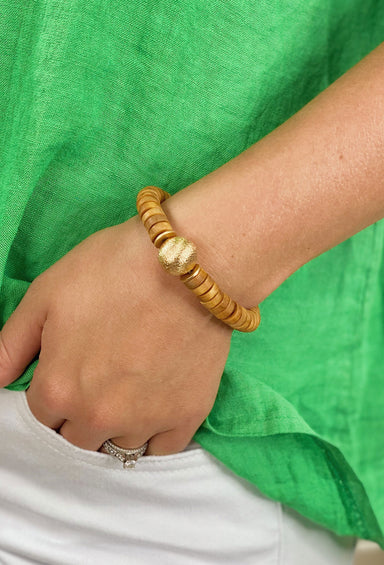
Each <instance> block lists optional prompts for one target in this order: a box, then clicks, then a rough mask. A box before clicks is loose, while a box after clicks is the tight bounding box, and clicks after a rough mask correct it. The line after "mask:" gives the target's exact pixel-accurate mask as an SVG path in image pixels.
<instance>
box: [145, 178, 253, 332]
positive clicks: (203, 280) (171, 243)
mask: <svg viewBox="0 0 384 565" xmlns="http://www.w3.org/2000/svg"><path fill="white" fill-rule="evenodd" d="M169 197H170V194H169V193H168V192H165V190H162V189H161V188H158V187H157V186H147V187H145V188H143V189H142V190H140V192H139V194H138V195H137V200H136V206H137V211H138V213H139V216H140V219H141V221H142V222H143V224H144V226H145V228H146V230H147V231H148V234H149V237H150V238H151V241H152V243H153V244H154V245H155V247H156V248H157V249H159V261H160V263H161V265H162V266H163V267H164V269H165V270H166V271H167V272H168V273H170V274H172V275H176V276H180V280H181V281H182V282H183V283H184V284H185V286H186V287H187V288H189V289H190V290H191V291H192V292H193V293H194V294H195V295H196V296H197V297H198V298H199V301H200V304H202V305H203V306H204V307H205V308H206V309H207V310H209V311H210V312H211V313H212V314H213V315H214V316H215V317H216V318H218V319H219V320H221V321H222V322H224V323H225V324H227V325H228V326H230V327H231V328H233V329H234V330H239V331H241V332H253V331H254V330H255V329H256V328H257V327H258V325H259V323H260V310H259V307H258V306H255V307H254V308H250V309H247V308H244V307H243V306H240V304H238V303H237V302H235V301H234V300H232V298H230V297H229V296H228V295H227V294H225V292H223V291H222V290H220V288H219V287H218V286H217V284H216V283H215V281H214V280H213V279H212V277H211V276H210V275H208V273H206V272H205V271H204V269H203V268H202V267H201V266H200V265H198V264H197V251H196V246H195V244H194V243H192V242H191V241H188V240H186V239H185V238H183V237H180V236H178V235H177V234H176V233H175V232H174V230H173V228H172V226H171V224H170V223H169V221H168V218H167V216H166V215H165V213H164V210H163V209H162V207H161V203H162V202H164V200H166V199H167V198H169Z"/></svg>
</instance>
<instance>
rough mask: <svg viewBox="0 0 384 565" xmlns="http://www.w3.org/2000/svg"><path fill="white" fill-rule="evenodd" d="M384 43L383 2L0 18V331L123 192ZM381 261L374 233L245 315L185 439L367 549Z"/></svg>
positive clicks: (375, 515) (18, 7) (198, 155)
mask: <svg viewBox="0 0 384 565" xmlns="http://www.w3.org/2000/svg"><path fill="white" fill-rule="evenodd" d="M383 40H384V3H383V2H382V0H333V1H332V2H331V1H330V0H291V1H290V2H282V1H281V0H269V1H266V0H228V1H224V0H212V1H210V2H203V1H201V0H188V1H187V0H179V1H177V2H175V1H174V0H130V1H124V0H114V1H113V2H110V1H109V0H96V1H92V0H91V1H90V0H66V1H65V2H62V1H60V0H36V1H34V2H25V3H20V2H16V1H15V0H8V1H7V2H6V3H5V2H4V3H2V7H1V19H0V44H1V46H2V48H1V53H0V124H1V150H0V165H1V168H0V170H1V179H0V283H1V296H0V313H1V321H2V323H4V322H5V321H6V319H7V318H8V317H9V315H10V314H11V313H12V311H13V310H14V309H15V307H16V306H17V304H18V303H19V301H20V300H21V298H22V296H23V294H24V293H25V291H26V290H27V288H28V285H29V284H30V282H31V281H32V280H33V279H34V278H35V277H36V276H37V275H38V274H39V273H41V272H42V271H44V270H45V269H47V268H48V267H49V266H50V265H52V264H53V263H54V262H55V261H56V260H58V259H59V258H60V257H62V256H63V255H64V254H65V253H66V252H67V251H69V250H70V249H71V248H72V247H73V246H75V245H76V244H77V243H79V242H80V241H81V240H82V239H84V238H85V237H87V236H88V235H90V234H92V233H93V232H95V231H97V230H100V229H102V228H105V227H107V226H112V225H114V224H117V223H120V222H123V221H124V220H126V219H128V218H130V217H131V216H133V215H135V214H136V208H135V199H136V195H137V192H138V191H139V190H140V189H141V188H143V187H144V186H146V185H150V184H154V185H157V186H160V187H162V188H163V189H165V190H167V191H169V192H171V193H172V194H174V193H176V192H177V191H179V190H181V189H182V188H184V187H186V186H187V185H189V184H191V183H192V182H194V181H196V180H198V179H199V178H201V177H203V176H204V175H206V174H207V173H209V172H211V171H213V170H214V169H216V168H218V167H219V166H221V165H222V164H224V163H226V162H227V161H228V160H230V159H231V158H233V157H235V156H236V155H238V154H239V153H241V152H242V151H244V150H245V149H247V148H248V147H249V146H250V145H252V144H253V143H255V142H256V141H258V140H259V139H261V138H262V137H264V136H265V135H266V134H267V133H269V132H270V131H272V130H273V129H274V128H276V127H277V126H278V125H279V124H281V123H282V122H284V121H285V120H287V119H288V118H289V117H290V116H291V115H292V114H294V113H295V112H296V111H298V110H299V109H300V108H301V107H302V106H303V105H305V104H306V103H307V102H308V101H309V100H311V99H312V98H313V97H314V96H316V95H317V94H318V93H319V92H321V91H322V90H324V89H325V88H326V87H327V86H328V85H329V84H330V83H332V82H333V81H334V80H335V79H336V78H338V77H339V76H340V75H341V74H343V73H344V72H345V71H347V70H348V69H349V68H350V67H352V66H353V65H354V64H356V63H357V62H358V61H360V60H361V59H362V58H363V57H364V56H365V55H366V54H368V53H369V52H370V51H371V50H372V49H374V48H375V47H376V46H377V45H378V44H379V43H380V42H381V41H383ZM330 143H332V140H330ZM265 190H268V187H267V186H266V187H265ZM383 246H384V224H383V222H378V223H376V224H374V225H372V226H370V227H369V228H367V229H365V230H364V231H362V232H360V233H359V234H357V235H355V236H354V237H352V238H350V239H349V240H347V241H345V242H344V243H342V244H340V245H338V246H337V247H335V248H334V249H332V250H330V251H328V252H327V253H325V254H323V255H321V256H320V257H318V258H316V259H315V260H313V261H311V262H310V263H308V264H306V265H305V266H304V267H302V268H301V269H300V270H299V271H297V272H296V273H295V274H294V275H293V276H291V277H290V278H289V279H288V280H286V281H285V282H284V284H282V285H281V286H280V287H279V288H278V289H277V290H276V291H275V292H273V294H272V295H270V296H269V297H268V298H267V299H266V300H265V301H264V302H263V303H262V304H261V308H260V309H261V315H262V322H261V325H260V327H259V329H258V330H257V331H256V332H254V333H252V334H242V333H239V332H234V334H233V338H232V343H231V350H230V355H229V358H228V361H227V364H226V368H225V371H224V374H223V379H222V382H221V385H220V389H219V393H218V397H217V399H216V402H215V405H214V407H213V409H212V412H211V413H210V415H209V417H208V418H207V420H206V421H205V422H204V424H203V425H202V426H201V428H200V429H199V430H198V431H197V433H196V435H195V439H196V441H198V442H199V443H200V444H201V445H202V446H203V447H204V448H205V449H207V450H208V451H210V452H211V453H212V454H213V455H214V456H216V457H217V458H218V459H219V460H221V461H222V462H223V463H224V464H225V465H226V466H227V467H229V468H230V469H232V470H233V471H234V472H235V473H237V474H238V475H240V476H242V477H245V478H246V479H248V480H249V481H251V482H252V483H254V484H255V485H256V486H257V487H258V488H259V489H260V490H261V491H262V492H263V493H265V494H266V495H268V496H269V497H271V498H272V499H277V500H279V501H281V502H283V503H284V504H287V505H289V506H291V507H293V508H295V509H296V510H297V511H299V512H300V513H301V514H303V515H304V516H306V517H308V518H310V519H311V520H313V521H315V522H317V523H319V524H322V525H323V526H324V527H326V528H329V529H331V530H333V531H334V532H337V533H338V534H343V535H355V536H359V537H362V538H367V539H372V540H375V541H377V542H379V543H380V544H381V545H382V547H384V536H383V530H384V489H383V484H384V465H383V461H384V445H383V437H384V419H383V414H384V400H383V387H384V355H383V352H384V323H383V321H384V315H383V314H384V312H383V309H384V305H383V302H384V301H383V298H384V282H383V274H384V272H383V271H384V267H383V251H384V249H383ZM127 323H129V321H128V322H127ZM36 362H37V360H35V362H34V363H32V364H31V365H30V366H29V367H28V369H27V370H26V371H25V373H24V374H23V375H22V376H21V378H20V379H19V380H18V381H17V382H15V383H14V384H13V385H11V387H10V388H13V389H16V390H22V389H25V388H26V387H27V386H28V383H29V382H30V379H31V377H32V373H33V370H34V368H35V366H36ZM42 464H43V463H42Z"/></svg>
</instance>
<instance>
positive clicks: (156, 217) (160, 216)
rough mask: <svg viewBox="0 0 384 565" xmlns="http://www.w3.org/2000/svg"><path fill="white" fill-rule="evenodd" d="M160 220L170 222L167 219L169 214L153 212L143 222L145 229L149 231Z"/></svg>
mask: <svg viewBox="0 0 384 565" xmlns="http://www.w3.org/2000/svg"><path fill="white" fill-rule="evenodd" d="M159 222H167V223H168V224H169V222H168V220H167V216H166V215H165V214H152V215H151V216H149V218H147V219H146V220H145V222H143V223H144V226H145V229H146V230H147V231H148V232H149V230H150V229H151V227H152V226H154V225H155V224H158V223H159Z"/></svg>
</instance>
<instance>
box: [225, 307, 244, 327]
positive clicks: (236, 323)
mask: <svg viewBox="0 0 384 565" xmlns="http://www.w3.org/2000/svg"><path fill="white" fill-rule="evenodd" d="M248 320H249V316H248V311H247V310H246V309H245V308H243V307H242V306H240V316H239V319H238V320H236V321H234V320H233V321H231V326H232V327H233V328H234V329H237V328H239V327H241V326H242V325H243V324H244V323H245V322H246V321H248ZM226 321H227V320H226ZM227 323H228V321H227Z"/></svg>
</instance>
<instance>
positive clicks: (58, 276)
mask: <svg viewBox="0 0 384 565" xmlns="http://www.w3.org/2000/svg"><path fill="white" fill-rule="evenodd" d="M383 69H384V46H383V45H381V46H379V47H378V48H377V49H376V50H374V51H373V52H372V53H371V54H370V55H369V56H367V57H366V58H365V59H364V60H363V61H362V62H361V63H359V64H358V65H356V66H355V67H354V68H353V69H352V70H351V71H349V72H348V73H346V74H345V75H344V76H343V77H341V79H339V80H338V81H336V82H335V83H334V84H333V85H331V87H329V88H328V89H326V90H325V91H324V92H323V93H322V94H321V95H319V96H318V97H316V98H315V99H314V100H313V101H312V102H311V103H310V104H308V105H307V106H305V107H304V108H303V109H302V110H301V111H300V112H298V113H297V114H296V115H295V116H293V117H292V118H291V119H290V120H288V121H287V122H285V123H284V124H283V125H282V126H280V127H279V128H277V129H276V130H275V131H274V132H272V133H271V134H270V135H268V136H266V137H265V138H264V139H263V140H261V141H260V142H258V143H256V144H255V145H254V146H252V147H251V148H249V149H248V150H247V151H245V152H243V153H242V154H241V155H239V156H238V157H236V158H235V159H232V160H231V161H230V162H229V163H227V164H225V165H223V166H222V167H220V168H219V169H217V171H214V172H213V173H211V174H209V175H207V176H206V177H204V178H203V179H201V180H199V181H198V182H196V183H194V184H192V185H190V186H189V187H187V188H186V189H184V190H181V191H180V192H178V193H177V194H176V195H175V196H173V197H172V198H170V199H169V200H168V201H167V202H166V203H165V204H164V209H165V211H166V213H167V214H168V216H169V219H170V221H171V223H172V224H173V226H174V228H175V229H176V231H177V232H178V233H179V234H180V235H184V236H186V237H189V238H190V239H191V240H192V241H194V242H195V243H196V244H197V248H198V252H199V262H200V263H201V264H202V265H203V267H204V268H205V269H206V270H207V271H208V272H209V273H210V274H211V275H212V276H213V278H214V279H215V280H216V281H217V283H218V284H219V286H220V287H221V288H222V289H223V290H225V291H226V292H228V294H230V295H231V296H232V297H233V298H234V299H235V300H238V301H240V303H242V304H243V305H244V306H253V305H255V304H257V303H260V302H262V301H263V300H264V299H265V298H266V297H267V296H268V295H269V294H270V293H271V292H273V290H275V289H276V288H277V287H278V286H279V285H280V284H281V283H282V282H283V281H284V280H285V279H286V278H287V277H289V276H290V275H291V274H292V273H293V272H295V270H297V269H298V268H300V266H302V265H303V264H305V263H306V262H308V261H310V260H311V259H312V258H314V257H316V256H317V255H319V254H320V253H323V252H324V251H326V250H328V249H330V248H331V247H333V246H335V245H337V244H338V243H340V242H341V241H343V240H345V239H346V238H348V237H350V236H351V235H353V234H354V233H357V232H358V231H360V230H361V229H363V228H364V227H366V226H368V225H370V224H372V223H373V222H375V221H377V220H379V219H381V218H383V217H384V180H383V179H384V159H383V158H382V155H383V154H384V133H383V132H384V90H383V85H384V70H383ZM202 202H204V206H202V205H201V204H202ZM234 211H236V213H234ZM250 273H252V276H250ZM260 328H262V325H261V326H260ZM256 331H261V329H260V330H256ZM231 335H232V330H231V329H230V328H228V327H227V326H225V325H224V324H223V323H222V322H220V321H218V320H216V319H215V318H214V317H213V316H212V315H210V314H209V313H208V312H207V311H206V310H205V309H204V308H203V307H202V306H201V305H200V304H199V303H198V301H197V299H196V297H195V296H194V295H192V293H190V292H189V291H188V289H186V288H185V287H184V286H183V285H182V284H181V283H180V281H178V280H177V278H173V277H172V276H170V275H168V274H167V273H166V272H165V271H163V270H162V268H161V266H160V264H159V263H158V261H157V259H156V250H155V249H154V247H153V245H152V244H151V242H150V240H149V237H148V235H147V233H146V231H145V229H144V227H143V226H142V225H141V223H140V221H139V219H138V217H137V216H136V217H134V218H132V219H130V220H128V221H127V222H125V223H123V224H120V225H118V226H115V227H112V228H108V229H105V230H102V231H100V232H97V233H96V234H94V235H92V236H91V237H89V238H87V239H86V240H84V241H83V242H82V243H81V244H80V245H78V246H76V247H75V248H74V249H73V250H71V251H70V252H69V253H68V254H66V255H65V256H64V257H63V258H62V259H61V260H60V261H58V262H57V263H55V264H54V265H53V266H52V267H50V268H49V269H48V270H47V271H45V272H44V273H43V274H42V275H40V276H39V277H38V278H37V279H36V280H35V281H34V282H33V283H32V285H31V286H30V288H29V290H28V292H27V293H26V295H25V297H24V298H23V300H22V301H21V303H20V305H19V306H18V308H16V310H15V312H14V313H13V314H12V316H11V317H10V319H9V320H8V322H7V323H6V324H5V326H4V328H3V330H2V331H1V333H0V386H6V385H7V384H9V383H11V382H12V381H13V380H14V379H16V378H17V377H18V376H19V375H20V374H21V372H22V371H23V369H24V367H25V366H26V365H27V364H28V363H29V362H30V361H31V359H32V358H33V357H34V356H35V354H36V353H38V352H39V350H40V360H39V363H38V366H37V369H36V371H35V374H34V376H33V379H32V384H31V386H30V388H29V390H28V392H27V398H28V402H29V405H30V407H31V410H32V412H33V413H34V415H35V416H36V418H38V419H39V420H40V421H41V422H42V423H43V424H45V425H47V426H49V427H51V428H54V429H58V430H60V433H61V434H62V435H63V436H64V437H65V438H66V439H67V440H68V441H70V442H72V443H74V444H75V445H78V446H80V447H82V448H85V449H90V450H97V449H99V448H100V446H101V444H102V443H103V441H104V440H106V439H108V438H112V439H113V440H114V441H115V442H116V443H117V444H118V445H121V446H123V447H131V448H133V447H137V446H140V445H142V444H143V443H144V442H145V441H147V440H149V449H148V452H147V453H148V454H155V455H164V454H169V453H175V452H178V451H181V450H183V449H184V448H185V447H186V445H187V444H188V443H189V441H190V440H191V438H192V436H193V435H194V433H195V431H196V430H197V428H198V427H199V426H200V424H201V423H202V422H203V421H204V419H205V417H206V416H207V415H208V413H209V411H210V410H211V408H212V406H213V403H214V401H215V398H216V394H217V390H218V387H219V384H220V379H221V375H222V372H223V369H224V365H225V362H226V359H227V356H228V352H229V346H230V339H231Z"/></svg>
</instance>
